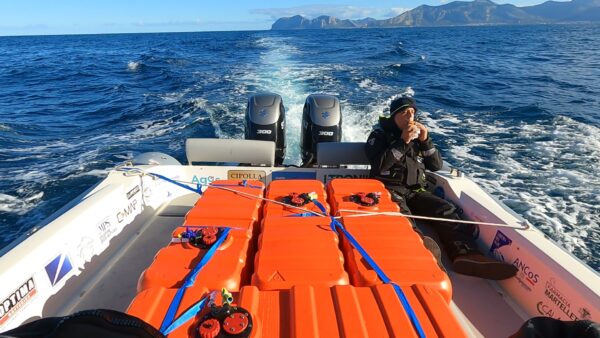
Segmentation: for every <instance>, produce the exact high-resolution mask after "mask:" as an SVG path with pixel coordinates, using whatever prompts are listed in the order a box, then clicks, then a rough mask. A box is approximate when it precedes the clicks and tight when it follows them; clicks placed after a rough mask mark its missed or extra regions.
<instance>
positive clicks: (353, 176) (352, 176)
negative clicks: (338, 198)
mask: <svg viewBox="0 0 600 338" xmlns="http://www.w3.org/2000/svg"><path fill="white" fill-rule="evenodd" d="M335 178H369V175H368V174H348V175H339V174H337V175H325V176H324V177H323V182H324V183H327V182H329V181H331V180H333V179H335Z"/></svg>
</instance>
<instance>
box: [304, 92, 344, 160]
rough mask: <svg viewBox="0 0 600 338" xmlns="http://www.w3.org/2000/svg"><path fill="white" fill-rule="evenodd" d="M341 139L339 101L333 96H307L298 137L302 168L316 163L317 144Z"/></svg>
mask: <svg viewBox="0 0 600 338" xmlns="http://www.w3.org/2000/svg"><path fill="white" fill-rule="evenodd" d="M341 139H342V111H341V108H340V100H339V99H338V98H337V97H335V96H333V95H325V94H311V95H309V96H308V97H307V98H306V102H305V103H304V110H303V112H302V134H301V135H300V147H301V150H302V166H303V167H307V166H310V165H312V164H313V163H314V162H315V161H316V159H317V143H319V142H340V140H341Z"/></svg>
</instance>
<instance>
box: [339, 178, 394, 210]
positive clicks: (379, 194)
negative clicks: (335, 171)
mask: <svg viewBox="0 0 600 338" xmlns="http://www.w3.org/2000/svg"><path fill="white" fill-rule="evenodd" d="M327 194H328V195H329V204H330V205H331V209H332V214H333V215H351V214H356V213H352V212H344V213H340V210H356V211H369V212H398V211H400V208H399V207H398V205H397V204H396V203H394V202H393V201H392V198H391V196H390V193H389V192H388V191H387V189H386V188H385V186H384V185H383V183H381V182H380V181H377V180H371V179H360V180H358V179H347V178H337V179H334V180H331V181H330V182H329V184H328V185H327ZM370 194H373V195H375V196H376V198H377V199H378V203H376V204H374V205H372V206H369V204H370V203H368V202H374V201H372V200H369V198H371V199H373V196H372V195H370ZM363 195H364V196H363Z"/></svg>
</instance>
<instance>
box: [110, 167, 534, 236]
mask: <svg viewBox="0 0 600 338" xmlns="http://www.w3.org/2000/svg"><path fill="white" fill-rule="evenodd" d="M116 170H122V171H125V172H134V173H137V174H140V175H142V176H144V175H147V176H151V177H157V178H161V179H163V178H164V176H162V175H159V174H154V173H150V172H147V171H145V170H142V169H139V168H130V167H117V169H116ZM168 181H173V182H177V183H180V184H189V185H196V183H194V182H188V181H182V180H173V179H168ZM178 186H181V185H179V184H178ZM205 186H207V187H213V188H217V189H221V190H225V191H230V192H233V193H236V194H239V195H242V196H246V197H250V198H256V199H260V200H263V201H265V202H269V203H275V204H279V205H282V206H285V207H288V208H294V209H298V210H302V211H304V212H305V213H310V214H313V215H315V216H320V217H328V216H326V215H323V214H322V213H320V212H317V211H314V210H310V209H306V208H302V207H297V206H294V205H291V204H287V203H284V202H280V201H276V200H273V199H269V198H266V197H260V196H255V195H252V194H249V193H246V192H243V191H239V190H235V189H230V188H227V187H225V186H220V185H218V184H214V185H213V184H210V183H209V184H207V185H205ZM182 187H183V186H182ZM240 187H242V186H240ZM183 188H185V189H188V190H191V191H193V192H196V193H198V192H197V191H196V190H195V189H193V188H191V187H183ZM198 194H201V193H198ZM339 212H351V213H355V214H356V215H346V216H344V217H368V216H395V217H398V216H402V217H406V218H412V219H420V220H426V221H441V222H448V223H462V224H475V225H483V226H495V227H502V228H511V229H515V230H529V229H530V228H531V225H530V224H529V222H526V221H524V222H522V223H521V225H520V226H515V225H511V224H506V223H492V222H479V221H468V220H462V219H449V218H441V217H428V216H417V215H409V214H403V213H400V212H389V211H388V212H374V211H362V210H350V209H341V210H339ZM302 216H306V214H303V215H302ZM332 217H335V218H336V219H340V218H342V216H332Z"/></svg>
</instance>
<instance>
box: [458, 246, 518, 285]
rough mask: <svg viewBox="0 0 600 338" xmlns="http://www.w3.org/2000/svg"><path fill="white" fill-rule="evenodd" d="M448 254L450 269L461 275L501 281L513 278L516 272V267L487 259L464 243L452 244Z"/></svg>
mask: <svg viewBox="0 0 600 338" xmlns="http://www.w3.org/2000/svg"><path fill="white" fill-rule="evenodd" d="M448 253H449V256H450V258H451V259H452V269H453V270H454V272H456V273H460V274H462V275H467V276H474V277H479V278H485V279H491V280H502V279H507V278H511V277H513V276H514V275H516V274H517V271H518V269H517V267H516V266H514V265H512V264H510V263H506V262H501V261H498V260H495V259H493V258H490V257H487V256H485V255H483V254H482V253H480V252H479V251H477V250H476V249H474V248H472V247H470V246H468V245H467V244H465V243H461V242H454V245H453V247H452V248H450V250H448Z"/></svg>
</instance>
